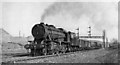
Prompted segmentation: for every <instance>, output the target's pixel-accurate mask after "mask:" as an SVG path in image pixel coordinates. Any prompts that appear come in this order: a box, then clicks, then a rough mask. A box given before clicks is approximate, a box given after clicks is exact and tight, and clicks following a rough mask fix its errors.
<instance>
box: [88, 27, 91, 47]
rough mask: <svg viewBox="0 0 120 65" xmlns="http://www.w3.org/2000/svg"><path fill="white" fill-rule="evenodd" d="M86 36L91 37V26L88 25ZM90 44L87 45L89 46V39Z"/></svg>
mask: <svg viewBox="0 0 120 65" xmlns="http://www.w3.org/2000/svg"><path fill="white" fill-rule="evenodd" d="M88 28H89V29H88V37H89V38H91V26H89V27H88ZM89 42H90V44H89V47H90V46H91V41H89Z"/></svg>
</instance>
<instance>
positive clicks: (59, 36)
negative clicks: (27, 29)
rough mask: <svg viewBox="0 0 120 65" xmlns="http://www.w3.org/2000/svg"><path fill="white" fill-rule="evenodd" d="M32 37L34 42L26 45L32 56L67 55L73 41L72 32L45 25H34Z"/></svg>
mask: <svg viewBox="0 0 120 65" xmlns="http://www.w3.org/2000/svg"><path fill="white" fill-rule="evenodd" d="M32 35H33V37H34V41H33V42H31V44H27V45H25V48H26V49H30V50H31V52H30V53H31V54H32V55H36V54H44V55H46V54H54V53H60V52H62V53H65V52H66V50H67V47H68V45H69V43H68V42H70V39H71V38H70V37H71V34H70V32H66V31H65V30H64V29H62V28H56V27H54V26H53V25H48V24H44V23H40V24H36V25H34V26H33V28H32ZM72 37H73V36H72Z"/></svg>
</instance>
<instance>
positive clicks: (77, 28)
mask: <svg viewBox="0 0 120 65" xmlns="http://www.w3.org/2000/svg"><path fill="white" fill-rule="evenodd" d="M76 30H77V36H78V39H79V27H78V28H77V29H76Z"/></svg>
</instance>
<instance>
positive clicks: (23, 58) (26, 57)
mask: <svg viewBox="0 0 120 65" xmlns="http://www.w3.org/2000/svg"><path fill="white" fill-rule="evenodd" d="M78 52H82V51H76V52H69V53H62V54H54V55H46V56H35V57H31V56H29V55H20V56H18V55H16V56H14V57H12V58H10V59H8V60H6V61H3V62H2V63H3V64H4V63H19V62H21V61H29V60H35V59H43V58H48V57H56V56H63V55H70V54H74V53H78ZM17 56H18V57H17Z"/></svg>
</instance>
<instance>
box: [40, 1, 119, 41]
mask: <svg viewBox="0 0 120 65" xmlns="http://www.w3.org/2000/svg"><path fill="white" fill-rule="evenodd" d="M117 7H118V6H117V3H110V2H55V3H53V4H52V5H50V6H49V7H48V8H47V9H45V11H44V14H43V15H42V17H41V21H43V22H46V23H53V24H55V25H56V26H60V27H63V28H64V27H65V28H66V29H68V30H71V29H75V28H77V27H79V28H80V31H82V33H85V32H86V33H87V28H86V27H88V26H89V25H91V26H92V27H93V28H94V30H93V31H94V32H93V33H98V34H100V33H101V31H102V30H104V29H105V30H106V31H107V37H108V38H109V39H112V38H117V37H118V25H117V24H118V10H117ZM60 21H61V22H62V23H61V22H60ZM63 22H64V23H63ZM84 31H85V32H84ZM99 32H100V33H99ZM113 33H114V34H113Z"/></svg>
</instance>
